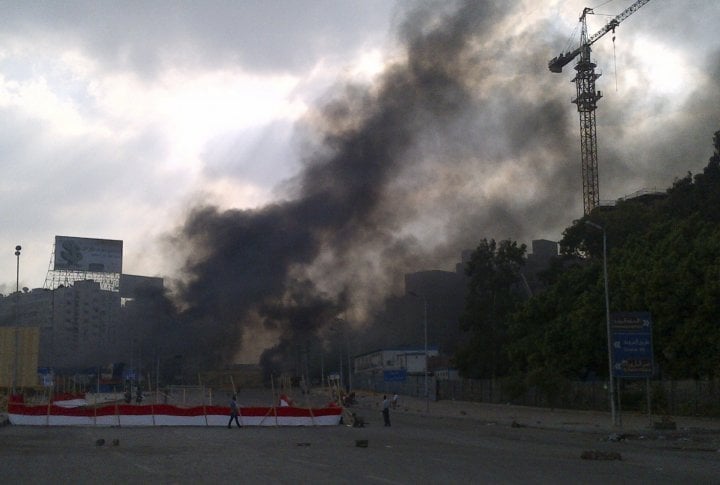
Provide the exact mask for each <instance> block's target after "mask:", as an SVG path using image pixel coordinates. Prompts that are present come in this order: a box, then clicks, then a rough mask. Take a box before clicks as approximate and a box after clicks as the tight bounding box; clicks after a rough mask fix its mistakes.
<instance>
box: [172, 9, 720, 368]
mask: <svg viewBox="0 0 720 485" xmlns="http://www.w3.org/2000/svg"><path fill="white" fill-rule="evenodd" d="M414 5H415V7H413V9H412V10H410V11H407V12H405V14H406V15H405V16H404V21H403V22H402V24H401V25H400V26H399V28H398V32H399V45H400V46H401V50H400V51H399V52H397V53H396V54H395V57H394V58H393V62H391V63H388V65H387V68H386V70H385V71H384V73H383V74H382V75H381V76H379V77H378V78H377V79H376V80H375V81H374V82H372V83H371V84H370V85H353V84H348V83H346V84H342V85H338V86H337V87H336V88H334V89H333V90H332V92H331V93H329V94H328V95H327V97H326V99H325V101H324V102H323V103H322V104H321V105H320V107H319V108H317V109H316V110H315V111H313V112H312V113H311V114H310V115H308V116H307V118H306V119H305V120H303V122H302V124H301V125H300V126H299V127H298V132H299V133H301V134H305V135H307V145H308V146H309V147H310V148H309V149H308V150H307V152H306V154H305V155H304V157H303V165H302V170H301V171H300V173H299V175H298V176H297V177H295V178H293V179H291V180H289V181H287V183H285V184H284V186H283V190H284V192H283V193H282V194H281V199H280V200H278V202H276V203H274V204H270V205H267V206H265V207H262V208H258V209H252V210H241V209H232V210H223V209H220V208H218V207H213V206H207V205H200V206H198V207H196V208H195V209H194V210H192V211H191V213H190V214H189V216H188V218H187V220H186V222H185V223H184V225H183V226H182V228H181V229H180V231H179V232H178V234H176V235H175V237H174V241H175V245H176V247H177V248H180V249H181V252H182V253H183V254H186V255H188V256H187V260H186V263H185V265H184V267H183V270H184V276H185V277H184V279H183V282H182V283H181V284H180V285H179V286H178V288H177V289H176V291H175V293H174V298H175V301H177V302H178V306H179V308H180V311H181V313H180V315H179V317H178V319H177V324H176V329H177V334H178V335H182V338H179V339H178V341H179V342H180V343H182V345H184V347H185V348H184V350H183V352H184V353H185V355H189V356H193V357H192V358H193V359H194V360H195V361H196V362H198V363H199V365H200V364H201V365H203V366H218V365H222V364H223V363H229V362H232V361H233V359H234V358H235V357H236V356H237V354H238V352H239V350H240V349H241V348H246V349H247V348H253V347H254V348H261V349H266V351H265V353H264V354H263V356H262V358H261V361H262V362H263V364H264V366H265V367H266V369H267V370H268V371H281V370H286V369H293V368H295V369H296V368H297V367H298V366H299V365H302V364H301V361H302V357H301V356H302V355H303V353H304V354H305V355H307V353H308V352H309V349H310V348H311V347H313V346H314V345H318V344H319V345H322V343H323V342H324V341H325V340H326V339H330V338H332V337H328V335H329V334H331V333H332V332H330V329H331V328H332V327H333V325H335V323H336V322H337V318H338V317H340V316H343V318H345V319H346V320H347V321H350V322H351V323H352V324H353V326H355V327H356V328H359V327H362V328H365V329H366V331H367V332H371V333H374V334H375V336H376V337H377V336H378V335H382V334H383V331H384V328H387V326H388V325H392V322H382V323H380V324H377V325H374V322H373V321H372V315H373V314H375V313H376V311H377V310H380V309H382V306H383V302H384V299H385V297H387V296H388V295H391V294H393V293H395V294H397V293H399V292H401V291H402V278H403V274H404V273H406V272H409V271H417V270H420V269H433V268H451V267H452V266H453V264H454V263H455V262H456V261H457V260H458V258H459V255H460V252H461V250H463V249H469V248H474V247H476V246H477V243H478V241H479V240H480V239H481V238H483V237H492V238H496V239H504V238H510V239H517V240H520V241H524V242H529V240H530V239H533V238H552V236H555V237H556V238H557V237H559V234H560V233H561V232H562V230H563V229H564V228H565V227H567V226H568V225H569V224H570V222H571V221H572V220H573V219H576V218H577V217H579V216H580V215H581V214H582V197H581V194H582V189H581V187H582V185H581V170H580V164H579V148H578V147H579V138H578V128H577V127H578V120H577V113H576V111H575V110H574V108H573V106H572V105H571V104H570V103H569V98H570V95H571V92H572V86H571V84H570V83H569V80H570V78H571V77H572V76H571V74H568V76H567V77H566V78H560V77H557V75H553V74H550V73H549V72H548V70H547V60H548V59H549V58H550V57H552V55H553V54H556V52H555V50H556V49H557V46H561V45H562V44H563V41H564V35H565V33H562V34H560V33H558V34H557V36H556V37H555V38H552V37H553V34H552V33H553V32H555V30H554V28H553V26H552V25H549V24H547V23H546V22H542V21H538V22H535V23H532V22H524V23H523V26H522V28H518V26H519V23H518V19H519V18H520V17H522V16H521V15H519V14H518V12H517V11H514V10H513V9H518V8H522V7H521V6H519V5H517V4H515V5H513V4H512V2H499V1H490V0H487V1H481V0H477V1H458V2H444V1H443V2H426V3H419V4H417V3H416V4H414ZM418 5H419V7H418ZM524 20H526V21H527V20H529V19H527V18H524ZM705 91H706V92H712V93H717V88H716V86H715V84H713V89H711V90H709V91H708V90H705ZM716 96H717V95H716V94H713V95H712V96H710V97H709V98H708V96H707V95H704V96H699V97H698V98H695V99H703V100H709V99H716ZM698 102H700V101H698ZM716 105H717V104H716V103H715V104H712V103H707V106H716ZM606 116H607V115H606ZM713 116H715V118H717V116H716V115H713ZM599 119H601V120H602V119H607V118H601V117H600V116H599ZM714 126H717V124H715V125H714ZM600 128H602V126H599V129H600ZM631 128H632V127H630V126H628V127H627V131H628V132H629V131H630V130H631ZM708 129H710V128H708ZM713 129H714V127H713ZM601 135H602V133H601ZM706 138H707V137H706ZM658 150H659V151H660V152H661V151H662V148H661V147H660V146H659V145H658ZM620 151H621V147H619V146H616V147H614V148H613V149H612V150H607V153H606V154H603V153H601V154H600V164H601V177H603V173H611V174H612V173H614V172H617V171H621V170H622V167H623V166H624V165H626V164H627V163H628V162H627V161H626V160H622V159H621V155H620V154H619V153H620ZM661 155H662V153H661ZM603 156H605V157H606V158H603ZM672 161H673V160H663V161H662V164H663V166H666V167H670V166H671V163H672ZM672 173H674V171H673V172H672ZM683 173H684V172H683ZM601 182H603V180H602V179H601ZM603 183H604V182H603ZM622 183H625V181H624V180H619V179H618V180H616V184H622ZM601 190H602V191H603V193H612V191H613V190H617V188H610V189H609V188H608V187H607V186H606V185H604V186H602V188H601ZM625 193H628V192H625ZM619 195H622V193H621V194H619ZM334 335H335V336H337V334H336V333H335V334H334ZM268 336H270V338H269V340H268ZM375 340H376V341H377V340H382V339H377V338H376V339H375ZM268 341H270V343H268Z"/></svg>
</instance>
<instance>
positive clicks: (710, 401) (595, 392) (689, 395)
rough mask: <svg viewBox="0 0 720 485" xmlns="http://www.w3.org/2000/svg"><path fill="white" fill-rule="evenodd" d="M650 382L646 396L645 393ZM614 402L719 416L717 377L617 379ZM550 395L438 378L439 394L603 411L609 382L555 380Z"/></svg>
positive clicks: (499, 383) (657, 410) (508, 384)
mask: <svg viewBox="0 0 720 485" xmlns="http://www.w3.org/2000/svg"><path fill="white" fill-rule="evenodd" d="M648 384H649V399H648ZM619 387H620V390H619V392H618V393H617V395H618V398H619V402H618V405H619V407H620V408H622V409H623V410H627V411H637V412H643V413H647V412H648V404H649V405H650V411H651V412H652V413H653V414H670V415H686V416H687V415H695V416H720V380H718V379H715V380H683V381H674V380H672V381H669V380H664V381H658V380H653V381H650V382H649V383H648V381H645V380H628V379H623V380H620V381H619ZM556 389H557V390H558V392H557V393H553V394H552V395H549V393H548V392H544V391H542V390H540V389H538V388H523V389H518V388H517V387H515V386H513V384H512V382H510V381H503V380H490V379H488V380H475V379H461V380H456V381H438V382H437V391H436V392H437V394H436V397H437V399H456V400H460V401H477V402H489V403H496V404H497V403H512V404H519V405H524V406H537V407H557V408H565V409H589V410H599V411H607V410H609V408H610V402H609V397H608V389H607V383H606V382H602V381H593V382H571V381H566V382H563V383H560V384H558V385H557V386H556Z"/></svg>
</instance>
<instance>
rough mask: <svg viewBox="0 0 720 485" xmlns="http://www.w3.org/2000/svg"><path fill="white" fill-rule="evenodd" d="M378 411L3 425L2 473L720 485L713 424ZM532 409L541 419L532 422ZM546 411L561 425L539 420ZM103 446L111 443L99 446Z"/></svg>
mask: <svg viewBox="0 0 720 485" xmlns="http://www.w3.org/2000/svg"><path fill="white" fill-rule="evenodd" d="M375 404H376V403H375V399H374V397H373V398H371V397H364V398H362V399H361V402H360V407H357V408H355V409H356V412H357V413H358V414H360V415H363V416H364V417H365V418H366V420H367V421H368V426H367V427H365V428H350V427H347V426H337V427H316V428H311V427H307V428H243V429H236V428H233V429H231V430H229V429H227V428H224V427H222V428H194V427H193V428H183V427H172V428H70V427H66V428H35V427H19V426H4V427H0V474H1V476H2V477H3V478H4V480H3V481H4V482H6V483H130V482H138V481H140V482H141V483H145V482H153V483H218V482H226V483H227V482H235V483H292V484H298V483H328V484H331V483H380V484H382V483H385V484H387V483H396V484H415V485H416V484H424V483H453V484H455V483H518V484H521V483H522V484H528V483H548V484H549V483H553V484H556V483H598V484H600V483H603V484H607V483H630V482H637V483H668V484H670V483H673V484H677V483H718V482H719V481H720V479H719V478H718V477H720V451H718V450H719V449H720V441H719V438H720V432H718V430H717V429H711V428H712V426H710V427H708V429H707V430H700V429H695V430H694V431H693V432H692V433H688V432H685V431H682V430H681V431H678V432H674V433H664V434H659V433H653V432H651V431H649V430H648V432H647V433H638V432H637V430H633V431H632V432H629V431H628V430H625V431H624V433H625V435H624V436H623V439H620V440H619V441H612V440H609V439H608V437H609V434H608V432H607V430H605V429H603V428H602V427H600V428H598V429H596V430H593V429H592V426H590V427H589V428H588V427H587V426H585V425H587V424H589V423H590V421H587V422H585V421H583V418H582V415H580V416H581V417H578V415H577V414H572V412H567V413H564V412H561V413H559V414H558V413H555V414H553V413H554V412H551V411H549V410H535V409H533V408H527V409H524V410H520V411H524V412H527V413H528V414H527V418H525V419H527V421H526V422H524V423H523V422H521V421H522V419H523V418H522V417H520V415H518V411H519V410H518V409H517V408H512V409H511V408H509V407H508V408H505V414H504V415H503V419H499V417H500V412H501V411H502V410H503V408H502V407H497V408H493V407H492V406H489V407H487V416H485V418H483V416H482V415H481V411H482V409H483V406H481V405H468V403H445V404H441V403H433V404H432V405H433V410H432V412H431V414H430V415H427V414H424V413H423V412H421V411H422V406H417V405H418V404H422V403H420V402H417V401H410V402H405V407H403V406H401V410H398V411H395V412H393V413H392V414H391V418H392V422H393V426H392V427H390V428H385V427H383V426H382V418H381V416H380V412H379V411H378V410H377V409H376V408H375ZM452 406H456V408H455V411H456V412H457V410H458V406H459V409H460V411H461V412H458V416H459V417H454V416H448V414H449V413H450V412H453V411H452V410H451V408H452ZM441 409H443V410H444V412H439V411H440V410H441ZM465 409H469V410H470V411H465ZM531 411H532V413H534V414H533V415H532V416H533V418H532V419H535V421H536V422H529V419H530V416H531V415H530V414H529V413H530V412H531ZM463 413H464V414H463ZM548 414H550V415H553V416H555V417H558V416H559V417H560V418H561V419H560V421H562V423H565V424H564V426H562V427H557V426H552V422H553V421H552V420H551V419H547V418H542V416H544V415H548ZM591 416H595V415H594V414H593V415H591ZM600 417H602V416H600ZM518 419H520V421H518ZM542 419H545V421H546V423H547V424H548V425H547V426H544V427H543V426H542ZM568 419H569V420H574V421H568ZM537 421H540V423H538V422H537ZM560 421H556V423H560ZM513 422H514V424H512V423H513ZM562 423H560V424H562ZM712 423H713V424H717V423H716V422H715V421H713V422H712ZM98 439H104V440H105V444H104V445H103V446H97V445H96V441H97V440H98ZM113 440H118V441H119V444H118V445H116V446H113V444H112V442H113ZM358 440H367V444H368V446H367V448H363V447H358V446H356V444H357V441H358ZM588 450H593V451H595V450H597V451H602V452H618V453H620V454H621V457H622V460H620V461H617V460H587V459H581V454H582V453H583V452H584V451H588Z"/></svg>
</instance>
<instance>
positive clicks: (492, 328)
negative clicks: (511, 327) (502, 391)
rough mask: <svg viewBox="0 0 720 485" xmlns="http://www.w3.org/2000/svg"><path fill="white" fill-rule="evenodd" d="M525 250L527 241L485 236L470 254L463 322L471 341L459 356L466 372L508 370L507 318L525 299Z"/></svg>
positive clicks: (485, 374)
mask: <svg viewBox="0 0 720 485" xmlns="http://www.w3.org/2000/svg"><path fill="white" fill-rule="evenodd" d="M525 251H526V247H525V245H524V244H522V245H520V246H518V245H517V243H515V242H511V241H500V243H496V242H495V240H490V241H488V240H487V239H483V240H482V241H481V242H480V245H479V246H478V247H477V249H475V251H474V252H473V254H472V256H471V257H470V261H469V262H468V265H467V268H466V272H467V275H468V276H469V277H470V282H469V288H468V297H467V301H466V306H465V312H464V314H463V316H462V318H461V322H460V323H461V327H462V328H463V330H465V331H467V332H468V334H469V335H470V341H469V342H467V343H466V345H464V346H463V347H461V349H460V351H459V352H458V353H457V355H456V361H457V365H458V366H459V368H460V369H462V370H463V371H464V372H465V373H466V374H469V375H473V376H478V377H496V376H498V375H502V374H504V373H505V372H506V371H507V369H508V359H507V355H506V352H504V350H503V349H505V348H506V346H507V344H508V333H507V325H506V320H507V318H508V316H509V315H510V314H512V313H513V312H514V311H516V309H517V308H518V307H519V306H520V305H521V304H522V301H523V296H522V293H521V292H520V291H518V288H517V283H518V279H519V274H520V268H521V267H522V265H523V264H524V256H525Z"/></svg>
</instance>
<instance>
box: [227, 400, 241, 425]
mask: <svg viewBox="0 0 720 485" xmlns="http://www.w3.org/2000/svg"><path fill="white" fill-rule="evenodd" d="M238 414H240V409H239V408H238V403H237V396H236V395H235V394H233V397H232V399H231V400H230V421H228V429H230V428H232V422H233V419H234V420H235V424H237V427H238V428H242V426H241V425H240V421H239V420H238Z"/></svg>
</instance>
